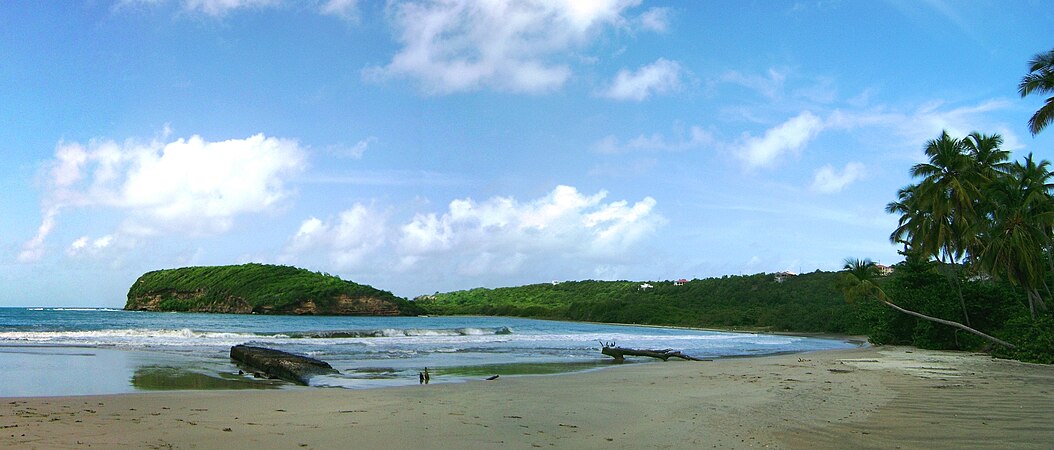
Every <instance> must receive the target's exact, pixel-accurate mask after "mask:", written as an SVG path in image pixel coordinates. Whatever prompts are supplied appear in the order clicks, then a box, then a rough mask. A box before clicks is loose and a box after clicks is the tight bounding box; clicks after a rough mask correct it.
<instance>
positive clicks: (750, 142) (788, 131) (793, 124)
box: [737, 111, 824, 169]
mask: <svg viewBox="0 0 1054 450" xmlns="http://www.w3.org/2000/svg"><path fill="white" fill-rule="evenodd" d="M823 128H824V122H823V120H822V119H820V118H819V117H817V116H816V115H814V114H813V113H811V112H809V111H804V112H802V113H801V114H798V115H797V116H795V117H793V118H791V119H789V120H787V121H786V122H783V123H781V124H779V125H777V126H775V127H773V128H770V129H769V130H767V131H765V134H764V135H762V136H760V137H756V136H751V135H749V134H748V135H744V137H743V138H742V140H741V143H740V144H739V145H738V149H737V155H738V156H739V158H740V159H741V160H742V161H743V163H744V164H745V165H746V166H747V168H751V169H753V168H759V167H772V166H773V165H775V164H776V162H777V161H778V160H779V159H781V158H782V157H784V156H785V155H787V154H790V153H796V152H798V151H800V150H801V148H802V147H803V146H805V144H806V143H808V142H809V141H810V140H812V139H813V138H814V137H816V135H817V134H819V133H820V131H821V130H822V129H823Z"/></svg>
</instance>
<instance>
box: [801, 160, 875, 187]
mask: <svg viewBox="0 0 1054 450" xmlns="http://www.w3.org/2000/svg"><path fill="white" fill-rule="evenodd" d="M864 175H865V171H864V165H863V164H861V163H858V162H851V163H848V164H846V165H845V168H843V169H842V171H841V172H840V173H839V172H838V171H836V170H835V168H834V166H832V165H830V164H827V165H825V166H823V167H821V168H820V169H819V170H817V171H816V174H815V175H814V176H813V182H812V186H811V187H810V189H812V191H813V192H819V193H823V194H833V193H836V192H841V191H842V190H843V189H845V188H846V187H848V186H849V185H850V184H852V183H853V182H854V181H857V180H859V179H861V178H863V177H864Z"/></svg>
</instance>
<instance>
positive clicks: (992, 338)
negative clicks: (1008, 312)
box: [878, 294, 1015, 348]
mask: <svg viewBox="0 0 1054 450" xmlns="http://www.w3.org/2000/svg"><path fill="white" fill-rule="evenodd" d="M878 301H880V302H882V303H885V304H886V306H888V307H890V308H893V309H895V310H897V311H900V312H902V313H904V314H907V315H909V316H915V317H918V318H920V319H924V320H929V321H930V322H937V323H940V324H944V325H948V326H952V327H955V328H958V329H960V330H963V331H966V332H968V333H972V334H975V335H977V336H980V337H982V338H985V339H987V340H989V341H991V342H995V343H996V344H999V345H1003V346H1006V347H1007V348H1015V346H1014V344H1011V343H1009V342H1007V341H1004V340H1002V339H999V338H997V337H995V336H991V335H988V334H985V333H983V332H980V331H977V330H975V329H973V328H970V327H968V326H966V325H963V324H961V323H959V322H952V321H950V320H944V319H941V318H938V317H932V316H927V315H925V314H922V313H917V312H915V311H912V310H909V309H904V308H901V307H899V306H897V305H895V304H893V303H891V302H890V301H889V299H887V298H886V296H885V294H880V295H879V296H878Z"/></svg>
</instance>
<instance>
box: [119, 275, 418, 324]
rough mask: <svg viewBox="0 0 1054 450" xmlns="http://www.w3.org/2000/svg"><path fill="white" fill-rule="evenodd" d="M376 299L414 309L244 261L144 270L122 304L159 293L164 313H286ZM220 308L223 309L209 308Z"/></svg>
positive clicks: (369, 292)
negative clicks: (225, 309)
mask: <svg viewBox="0 0 1054 450" xmlns="http://www.w3.org/2000/svg"><path fill="white" fill-rule="evenodd" d="M342 295H343V296H348V297H350V298H376V299H381V300H384V301H388V302H392V303H395V304H396V305H397V306H398V308H399V310H400V311H402V312H403V313H404V314H416V313H417V312H418V310H417V308H416V306H415V305H413V304H412V303H411V302H408V301H406V300H405V299H401V298H399V297H396V296H395V295H393V294H392V293H391V292H388V291H382V290H379V289H375V288H373V287H370V286H366V285H361V284H356V283H352V282H350V281H345V280H342V279H340V278H338V277H335V276H333V275H329V274H323V273H317V272H311V271H309V270H305V269H299V268H296V267H289V266H275V265H268V264H243V265H237V266H212V267H185V268H181V269H166V270H156V271H153V272H148V273H146V274H143V275H142V276H141V277H139V279H138V280H136V282H135V284H133V285H132V287H131V289H129V290H128V303H127V305H126V306H125V308H130V309H132V308H134V307H135V305H136V304H137V303H139V302H140V301H142V299H145V298H149V297H160V302H159V303H158V306H159V307H160V309H162V310H165V311H191V310H201V309H208V308H202V307H203V306H206V305H229V304H232V303H239V302H244V303H245V304H247V305H249V306H250V307H251V308H252V311H253V312H275V313H281V312H288V311H291V310H292V309H295V308H296V307H297V306H299V305H301V304H302V303H304V302H306V301H313V302H315V304H316V305H317V306H318V307H319V309H320V310H325V309H326V308H327V307H330V306H332V305H333V303H334V302H335V300H336V299H337V298H339V297H340V296H342ZM214 309H222V308H214Z"/></svg>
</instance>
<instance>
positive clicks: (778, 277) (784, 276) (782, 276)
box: [775, 271, 798, 283]
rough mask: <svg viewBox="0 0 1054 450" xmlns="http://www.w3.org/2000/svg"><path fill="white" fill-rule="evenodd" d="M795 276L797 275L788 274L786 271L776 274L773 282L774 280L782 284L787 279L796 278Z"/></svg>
mask: <svg viewBox="0 0 1054 450" xmlns="http://www.w3.org/2000/svg"><path fill="white" fill-rule="evenodd" d="M796 276H798V274H797V273H794V272H788V271H784V272H776V277H775V280H776V282H777V283H782V282H783V281H784V280H786V279H787V278H790V277H796Z"/></svg>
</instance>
